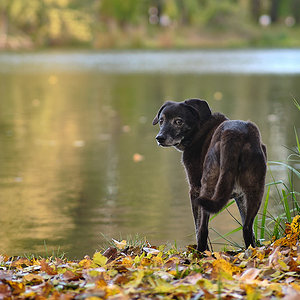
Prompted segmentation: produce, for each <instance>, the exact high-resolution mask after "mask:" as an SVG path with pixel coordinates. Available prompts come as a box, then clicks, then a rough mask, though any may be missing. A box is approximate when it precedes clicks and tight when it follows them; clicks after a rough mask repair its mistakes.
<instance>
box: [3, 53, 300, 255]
mask: <svg viewBox="0 0 300 300" xmlns="http://www.w3.org/2000/svg"><path fill="white" fill-rule="evenodd" d="M299 80H300V50H234V51H227V50H226V51H223V50H222V51H221V50H217V51H179V52H178V51H170V52H160V51H157V52H149V51H147V52H140V51H136V52H101V53H90V52H76V53H74V52H71V53H70V52H63V53H62V52H50V53H26V54H9V53H3V54H1V55H0V206H1V217H0V226H1V229H0V236H1V239H0V252H5V253H8V254H24V253H45V251H46V250H45V249H46V248H47V251H48V252H51V251H57V250H58V249H60V251H64V252H66V253H67V255H68V256H69V257H71V258H73V257H77V258H80V257H82V256H83V255H85V254H92V253H93V252H94V250H95V249H99V248H100V247H101V246H102V245H103V240H104V239H103V236H102V234H104V235H106V236H107V237H108V238H110V237H114V238H117V239H118V238H119V237H120V236H121V237H122V238H126V235H132V236H134V235H135V234H137V233H138V234H140V235H141V236H146V237H147V238H148V240H149V241H150V242H151V243H153V244H160V243H166V242H167V241H169V242H171V243H173V242H174V241H176V242H177V244H179V245H186V244H188V243H193V242H194V234H193V232H194V226H193V220H192V214H191V210H190V204H189V199H188V186H187V182H186V179H185V173H184V170H183V167H182V165H181V163H180V153H179V152H177V151H176V150H174V149H163V148H160V147H158V146H157V145H156V143H155V139H154V137H155V135H156V132H157V128H156V127H153V126H152V125H151V123H152V119H153V118H154V116H155V114H156V112H157V109H158V108H159V107H160V105H161V104H162V103H163V101H165V100H178V101H179V100H183V99H186V98H189V97H200V98H203V99H207V100H208V102H209V104H210V106H211V108H212V109H213V110H214V111H222V112H223V113H225V114H226V115H227V116H228V117H230V118H232V119H245V120H247V119H250V120H252V121H254V122H256V123H257V124H258V126H259V127H260V129H261V131H262V137H263V140H264V142H265V143H266V144H267V147H268V156H269V159H270V160H284V159H285V158H286V157H287V156H288V154H289V150H288V149H287V148H285V147H284V146H287V147H292V146H293V145H294V144H295V138H294V129H293V126H294V125H295V126H296V128H299V127H300V121H299V120H300V119H299V112H297V111H296V109H295V108H294V105H293V101H292V99H293V97H295V98H298V99H299V95H300V85H299ZM273 172H274V175H275V176H280V179H282V177H285V178H286V176H285V173H284V172H282V171H280V170H273ZM280 172H281V173H280ZM285 178H283V179H285ZM273 209H274V210H276V209H279V208H277V207H276V206H275V205H274V207H273ZM232 212H233V213H234V214H236V213H237V212H236V209H235V208H232ZM212 226H213V227H214V228H215V229H216V230H217V231H219V232H223V233H224V232H228V231H230V230H232V229H233V228H235V227H236V226H237V225H236V223H235V221H234V220H233V219H232V217H231V216H230V215H229V214H228V213H224V214H223V215H222V216H220V217H217V218H216V219H215V220H214V221H213V222H212ZM216 238H217V234H216V233H214V232H213V231H212V232H211V239H212V241H213V242H215V243H218V242H222V243H223V242H224V241H221V240H216ZM234 239H235V240H236V241H237V242H239V243H241V244H242V242H241V236H240V233H237V234H236V235H235V236H234ZM45 244H46V248H45Z"/></svg>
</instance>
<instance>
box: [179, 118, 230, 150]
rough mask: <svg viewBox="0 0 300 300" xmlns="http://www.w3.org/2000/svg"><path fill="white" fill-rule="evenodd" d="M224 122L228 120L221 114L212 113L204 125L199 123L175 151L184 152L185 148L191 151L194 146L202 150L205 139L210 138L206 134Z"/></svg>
mask: <svg viewBox="0 0 300 300" xmlns="http://www.w3.org/2000/svg"><path fill="white" fill-rule="evenodd" d="M226 120H228V118H227V117H226V116H224V115H223V114H221V113H213V114H212V115H211V116H210V117H209V118H208V119H207V120H206V121H205V122H204V123H199V125H198V126H197V128H195V129H194V131H193V132H192V134H191V135H190V136H189V137H187V138H185V139H184V140H183V141H182V142H181V143H180V145H178V146H176V149H177V150H179V151H182V152H184V151H185V150H186V149H187V148H188V149H191V148H193V147H194V146H196V147H201V148H202V147H203V145H204V144H205V142H206V141H207V139H210V138H211V137H208V136H207V133H208V132H210V131H211V130H212V129H213V128H214V127H218V126H219V125H220V124H221V123H223V122H224V121H226Z"/></svg>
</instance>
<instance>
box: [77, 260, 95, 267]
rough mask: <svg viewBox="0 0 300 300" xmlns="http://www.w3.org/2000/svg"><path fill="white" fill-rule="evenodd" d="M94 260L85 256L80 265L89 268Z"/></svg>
mask: <svg viewBox="0 0 300 300" xmlns="http://www.w3.org/2000/svg"><path fill="white" fill-rule="evenodd" d="M91 263H92V261H91V260H90V259H89V258H88V259H87V258H84V259H82V260H81V261H80V262H79V266H80V267H82V268H84V269H89V268H90V266H91Z"/></svg>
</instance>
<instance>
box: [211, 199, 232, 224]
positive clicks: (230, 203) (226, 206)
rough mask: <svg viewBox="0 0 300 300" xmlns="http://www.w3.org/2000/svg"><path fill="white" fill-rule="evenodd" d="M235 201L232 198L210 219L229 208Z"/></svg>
mask: <svg viewBox="0 0 300 300" xmlns="http://www.w3.org/2000/svg"><path fill="white" fill-rule="evenodd" d="M234 202H235V200H231V201H230V202H229V203H228V204H227V205H225V206H224V207H223V208H222V209H221V210H220V211H219V212H218V213H216V214H215V215H213V216H212V217H211V218H210V219H209V220H210V221H211V220H213V219H214V218H215V217H216V216H217V215H219V214H220V213H221V212H222V211H224V210H225V209H226V208H228V207H229V206H230V205H232V204H233V203H234Z"/></svg>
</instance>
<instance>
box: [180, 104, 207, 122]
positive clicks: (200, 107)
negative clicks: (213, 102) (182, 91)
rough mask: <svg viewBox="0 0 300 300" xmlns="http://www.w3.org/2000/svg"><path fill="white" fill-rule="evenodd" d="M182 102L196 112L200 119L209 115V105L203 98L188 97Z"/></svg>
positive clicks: (204, 118) (205, 118)
mask: <svg viewBox="0 0 300 300" xmlns="http://www.w3.org/2000/svg"><path fill="white" fill-rule="evenodd" d="M184 104H185V105H187V106H188V107H189V108H191V109H193V110H194V111H196V112H197V114H198V116H199V119H200V121H205V120H207V119H208V118H209V117H210V116H211V110H210V107H209V105H208V103H207V102H206V101H205V100H200V99H188V100H185V101H184Z"/></svg>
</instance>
